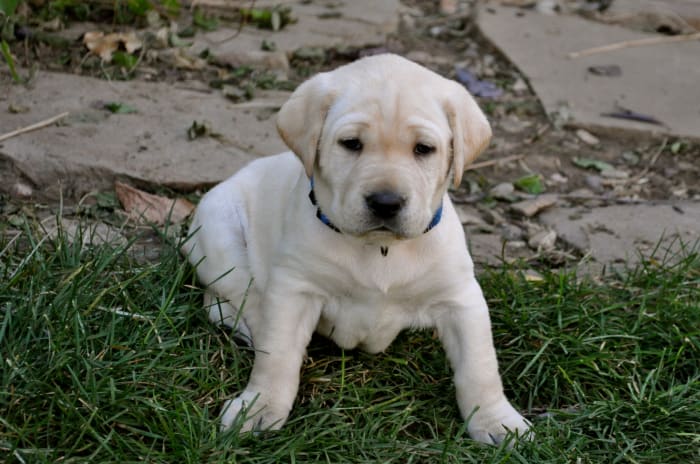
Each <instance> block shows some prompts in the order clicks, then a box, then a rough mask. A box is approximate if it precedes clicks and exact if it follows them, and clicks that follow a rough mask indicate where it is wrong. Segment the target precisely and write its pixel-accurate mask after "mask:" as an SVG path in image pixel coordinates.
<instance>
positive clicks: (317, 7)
mask: <svg viewBox="0 0 700 464" xmlns="http://www.w3.org/2000/svg"><path fill="white" fill-rule="evenodd" d="M281 3H283V4H284V5H285V6H289V7H291V9H292V14H293V16H294V18H295V19H296V20H297V21H296V22H295V23H292V24H287V25H286V26H285V27H283V28H282V29H280V30H278V31H273V30H268V29H259V28H257V27H255V26H254V25H248V26H245V27H243V28H242V29H241V30H240V31H239V30H238V24H233V25H231V26H227V27H224V26H222V27H219V28H218V29H216V30H214V31H210V32H205V33H201V34H197V35H196V36H195V38H194V43H193V44H192V46H191V47H190V50H191V51H192V53H193V54H195V55H197V54H199V53H201V52H202V51H204V50H208V52H209V55H210V56H211V57H212V59H213V60H215V61H216V60H220V59H224V57H227V56H228V57H240V56H241V54H243V55H245V54H246V53H248V52H249V51H251V50H254V51H257V50H260V49H261V45H262V43H263V41H265V42H268V43H270V42H274V43H275V44H276V46H277V47H276V51H275V53H278V54H279V55H275V56H277V57H281V56H282V54H284V55H286V56H292V54H293V53H294V52H295V51H296V50H298V49H300V48H307V49H312V48H318V49H322V50H326V49H329V48H333V47H345V48H355V49H362V48H367V47H370V46H377V45H382V44H384V43H385V42H386V38H387V35H389V34H393V33H395V32H397V30H398V26H399V14H400V10H401V2H400V1H399V0H353V1H343V2H310V1H307V0H285V1H284V2H281ZM327 3H328V4H330V3H332V5H333V9H332V10H329V7H328V4H327ZM329 11H332V12H333V15H332V17H331V16H329V15H328V12H329ZM275 59H277V58H275Z"/></svg>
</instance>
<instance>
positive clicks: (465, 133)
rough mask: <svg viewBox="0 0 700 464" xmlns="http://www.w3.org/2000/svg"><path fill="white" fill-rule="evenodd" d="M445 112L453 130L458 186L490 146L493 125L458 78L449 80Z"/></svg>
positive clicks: (455, 185)
mask: <svg viewBox="0 0 700 464" xmlns="http://www.w3.org/2000/svg"><path fill="white" fill-rule="evenodd" d="M445 113H447V119H448V121H449V124H450V129H451V130H452V152H453V161H452V171H453V173H454V187H455V188H457V187H459V184H460V183H461V182H462V175H463V174H464V170H465V169H466V168H467V167H468V166H469V165H470V164H471V163H472V162H473V161H474V160H475V159H476V157H477V156H479V155H480V154H481V152H482V151H484V150H485V149H486V147H488V145H489V142H490V141H491V126H490V125H489V122H488V120H487V119H486V115H484V113H483V112H482V111H481V109H480V108H479V105H477V104H476V101H475V100H474V98H473V97H472V96H471V95H469V92H467V90H466V89H465V88H464V87H462V86H461V85H460V84H458V83H457V82H454V81H450V82H449V95H448V96H447V99H446V102H445Z"/></svg>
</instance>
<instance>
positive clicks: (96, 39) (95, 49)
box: [83, 31, 143, 63]
mask: <svg viewBox="0 0 700 464" xmlns="http://www.w3.org/2000/svg"><path fill="white" fill-rule="evenodd" d="M83 43H84V44H85V46H86V47H87V49H88V50H90V52H91V53H93V54H95V55H97V56H99V57H100V58H102V60H103V61H106V62H107V63H109V62H111V61H112V55H113V54H114V52H116V51H117V50H119V49H120V48H121V47H123V48H124V50H126V52H127V53H129V54H131V53H134V52H135V51H136V50H139V49H140V48H141V47H143V43H142V42H141V40H139V38H138V37H136V34H135V33H134V32H115V33H112V34H107V35H105V33H104V32H102V31H89V32H86V33H85V34H83Z"/></svg>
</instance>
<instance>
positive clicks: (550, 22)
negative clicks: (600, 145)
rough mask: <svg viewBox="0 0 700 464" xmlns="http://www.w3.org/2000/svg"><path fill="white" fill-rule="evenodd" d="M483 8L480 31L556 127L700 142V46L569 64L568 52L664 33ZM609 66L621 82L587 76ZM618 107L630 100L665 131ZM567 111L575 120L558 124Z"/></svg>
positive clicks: (628, 51) (633, 51) (639, 50)
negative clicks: (621, 113) (619, 113)
mask: <svg viewBox="0 0 700 464" xmlns="http://www.w3.org/2000/svg"><path fill="white" fill-rule="evenodd" d="M636 1H637V0H630V2H636ZM616 2H617V0H616ZM616 2H613V3H616ZM678 3H680V2H678ZM695 3H697V2H695ZM477 5H478V7H477V8H478V11H477V15H476V18H477V25H478V27H479V28H480V30H481V32H482V33H483V34H484V36H485V37H486V39H487V40H489V41H490V42H491V43H493V44H494V46H495V47H496V48H498V49H499V50H500V51H501V52H502V53H503V55H504V56H505V57H506V58H508V59H509V60H510V61H511V62H512V63H514V64H515V65H516V66H517V67H518V68H519V70H520V72H521V73H522V74H523V75H524V76H525V78H526V79H527V80H528V82H529V84H530V86H531V87H532V89H533V90H534V92H535V93H536V94H537V97H538V98H539V99H540V102H541V103H542V105H543V106H544V108H545V111H546V112H547V114H548V115H549V116H550V118H551V119H552V120H553V121H554V122H563V123H565V124H570V125H572V126H574V127H580V128H585V129H587V130H590V131H595V132H596V133H597V134H603V133H605V134H614V135H615V136H616V137H617V136H619V135H620V134H619V133H620V131H621V130H624V131H628V132H630V133H631V134H646V135H649V134H664V135H670V136H677V137H680V138H690V139H693V140H697V139H698V138H700V136H699V135H698V134H700V117H698V105H697V98H690V96H694V95H697V88H698V84H697V83H698V82H700V66H696V63H697V57H698V56H700V41H698V40H695V41H687V42H682V43H675V44H668V45H656V46H647V47H628V48H624V49H620V50H616V51H614V52H612V53H608V54H597V55H589V56H580V57H578V58H569V53H573V52H579V51H581V50H585V49H588V48H592V47H598V46H602V45H608V44H612V43H617V42H623V41H627V40H637V39H648V38H650V37H658V35H657V34H654V35H651V34H645V33H640V32H635V31H631V30H628V29H625V28H622V27H619V26H610V25H606V24H601V23H597V22H594V21H589V20H586V19H583V18H581V17H579V16H575V15H566V14H558V15H553V16H552V15H543V14H539V13H537V12H535V11H532V10H522V9H516V8H508V7H503V6H499V5H498V4H494V2H477ZM610 60H614V63H615V64H617V65H618V66H619V67H620V69H622V75H621V76H619V77H615V78H609V77H603V76H593V75H591V74H590V73H589V72H588V68H589V67H590V66H594V65H599V64H601V63H603V64H605V63H608V62H609V61H610ZM615 102H620V104H622V103H623V102H624V104H626V105H628V106H629V107H630V109H631V110H634V111H636V112H639V113H642V114H647V115H650V116H653V117H654V118H656V119H657V120H659V121H662V122H663V123H664V125H653V124H644V123H641V122H637V121H630V120H625V119H620V118H612V117H607V116H604V114H609V113H610V112H612V111H614V110H615ZM563 107H565V108H567V109H568V114H567V115H566V116H568V118H566V119H567V120H566V121H561V120H560V121H556V118H557V117H558V116H557V115H561V116H562V117H561V119H565V118H563V114H562V108H563Z"/></svg>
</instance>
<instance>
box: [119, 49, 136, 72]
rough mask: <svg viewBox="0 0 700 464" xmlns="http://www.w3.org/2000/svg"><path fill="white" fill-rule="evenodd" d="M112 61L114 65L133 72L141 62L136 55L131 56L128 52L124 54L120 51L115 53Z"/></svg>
mask: <svg viewBox="0 0 700 464" xmlns="http://www.w3.org/2000/svg"><path fill="white" fill-rule="evenodd" d="M112 61H113V62H114V64H116V65H118V66H121V67H122V68H126V69H127V70H129V71H131V70H132V69H134V68H135V67H136V65H137V64H138V62H139V59H138V58H137V57H135V56H134V55H130V54H128V53H126V52H122V51H120V50H117V51H116V52H114V54H113V55H112Z"/></svg>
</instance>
